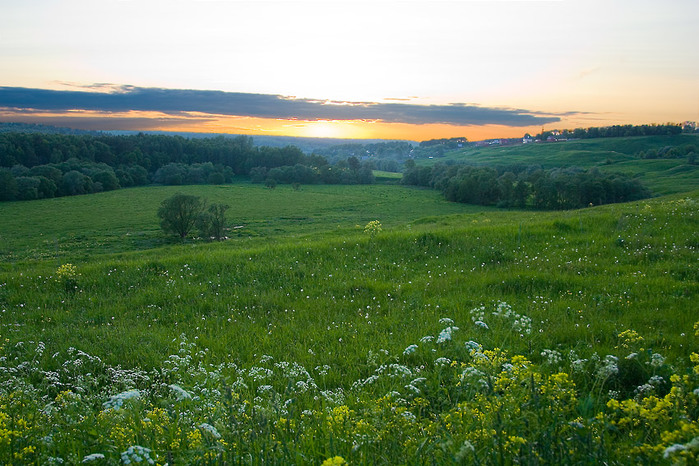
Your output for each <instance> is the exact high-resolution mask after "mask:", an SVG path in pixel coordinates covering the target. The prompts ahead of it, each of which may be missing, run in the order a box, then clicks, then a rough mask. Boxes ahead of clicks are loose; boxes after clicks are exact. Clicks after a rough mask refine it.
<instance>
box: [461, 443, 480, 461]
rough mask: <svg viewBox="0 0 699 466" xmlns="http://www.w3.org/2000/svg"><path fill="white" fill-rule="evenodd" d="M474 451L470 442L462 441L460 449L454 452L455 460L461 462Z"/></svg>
mask: <svg viewBox="0 0 699 466" xmlns="http://www.w3.org/2000/svg"><path fill="white" fill-rule="evenodd" d="M474 451H476V448H475V447H474V446H473V444H472V443H471V442H469V441H468V440H464V443H463V445H461V448H459V451H458V452H456V459H457V460H458V461H459V462H461V461H463V460H464V459H465V458H466V455H468V454H469V453H472V452H474Z"/></svg>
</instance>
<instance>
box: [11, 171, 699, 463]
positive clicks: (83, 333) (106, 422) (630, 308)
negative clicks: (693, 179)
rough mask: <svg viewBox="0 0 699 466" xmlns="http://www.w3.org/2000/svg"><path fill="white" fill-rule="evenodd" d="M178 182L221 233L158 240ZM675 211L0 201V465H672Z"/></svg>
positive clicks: (418, 197) (685, 452) (685, 204)
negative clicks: (212, 209)
mask: <svg viewBox="0 0 699 466" xmlns="http://www.w3.org/2000/svg"><path fill="white" fill-rule="evenodd" d="M176 191H182V192H187V193H190V194H197V195H200V196H203V197H207V198H208V199H209V200H210V201H211V202H226V203H228V204H230V205H231V209H230V211H229V217H230V219H231V222H232V225H233V226H241V227H242V228H237V229H234V230H232V231H231V235H232V237H231V239H229V240H227V241H224V242H220V243H206V242H204V241H200V240H188V241H187V242H185V243H183V244H179V243H176V242H172V241H171V240H169V239H166V238H165V237H164V236H163V234H162V233H160V232H159V231H158V226H157V218H156V216H155V210H156V209H157V206H158V205H159V203H160V202H161V201H162V200H163V199H164V198H165V197H168V196H170V195H171V194H173V193H174V192H176ZM698 202H699V191H693V192H689V193H685V194H682V195H674V196H665V197H661V198H657V199H651V200H647V201H641V202H634V203H628V204H616V205H607V206H600V207H593V208H588V209H584V210H579V211H565V212H533V211H521V212H517V211H505V210H500V209H490V210H488V209H483V208H473V207H469V206H465V205H460V204H451V203H446V202H444V201H442V200H441V198H440V196H439V194H438V193H437V192H435V191H431V190H420V189H410V188H406V187H403V186H398V185H386V186H381V185H373V186H351V187H337V186H335V187H328V186H310V187H306V186H304V187H302V188H301V189H300V190H294V189H293V188H291V187H288V186H286V187H278V188H277V189H274V190H270V189H266V188H263V187H260V186H258V185H250V184H238V185H230V186H220V187H215V186H193V187H180V188H179V189H175V188H165V187H163V188H137V189H124V190H119V191H114V192H110V193H102V194H95V195H88V196H76V197H68V198H61V199H53V200H42V201H32V202H22V203H5V204H0V215H1V216H2V218H3V229H2V232H1V234H2V242H3V243H2V244H3V259H2V267H1V268H0V324H1V327H0V335H1V336H2V339H3V340H2V341H3V345H2V349H0V353H1V354H0V357H1V358H2V359H0V361H1V362H0V367H1V369H0V461H1V462H3V463H6V464H9V463H15V464H19V463H24V464H27V463H36V464H51V463H54V464H55V463H57V462H59V461H58V460H57V458H60V460H61V461H62V462H63V463H65V464H76V463H81V462H83V461H88V462H89V461H96V462H102V463H101V464H119V463H120V460H121V458H122V453H123V452H125V451H131V452H134V451H137V452H138V453H139V454H140V455H141V458H142V460H143V461H144V462H148V460H152V461H153V462H154V463H155V462H158V463H161V464H163V463H165V462H167V463H169V464H240V463H245V464H262V463H266V464H269V463H271V464H322V463H324V462H325V464H340V463H341V462H342V461H346V462H347V463H349V464H394V463H399V464H408V463H410V464H425V463H432V462H436V463H439V464H445V463H447V464H448V463H461V464H517V463H520V464H521V463H524V464H601V463H607V464H629V463H633V464H637V463H654V464H664V463H668V464H672V463H673V462H675V461H677V462H680V464H682V463H681V461H685V464H691V462H692V461H694V460H695V459H696V453H697V452H696V450H697V448H695V445H694V444H695V443H696V441H695V440H694V439H695V438H696V437H699V422H698V416H699V394H698V393H697V389H699V356H697V352H699V322H697V321H699V318H698V317H697V313H696V302H697V296H698V295H699V285H698V284H699V275H698V274H697V268H696V266H697V262H698V259H699V256H698V254H697V251H698V248H699V221H698V218H697V212H699V209H697V205H698ZM370 220H379V221H380V222H381V224H382V231H380V232H376V231H374V232H375V233H376V234H374V235H370V234H368V233H367V232H365V231H364V226H365V225H366V224H367V223H368V222H369V221H370ZM693 442H694V443H693ZM676 445H679V446H681V448H680V447H677V446H676ZM136 446H138V448H136ZM129 449H131V450H129ZM93 455H97V456H93ZM328 461H330V462H328ZM332 461H334V463H332ZM59 463H60V462H59Z"/></svg>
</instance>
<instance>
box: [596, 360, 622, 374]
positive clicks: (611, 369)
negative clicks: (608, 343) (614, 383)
mask: <svg viewBox="0 0 699 466" xmlns="http://www.w3.org/2000/svg"><path fill="white" fill-rule="evenodd" d="M618 372H619V366H617V358H616V356H612V355H611V354H608V355H607V356H605V357H604V361H603V363H602V366H601V367H600V368H599V369H597V376H598V377H600V378H603V379H606V378H608V377H611V376H612V375H614V374H616V373H618Z"/></svg>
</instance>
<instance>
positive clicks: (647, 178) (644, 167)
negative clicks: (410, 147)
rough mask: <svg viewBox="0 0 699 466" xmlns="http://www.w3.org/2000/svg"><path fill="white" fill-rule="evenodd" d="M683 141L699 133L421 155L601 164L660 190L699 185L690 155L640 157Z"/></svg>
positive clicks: (485, 161) (696, 139) (698, 140)
mask: <svg viewBox="0 0 699 466" xmlns="http://www.w3.org/2000/svg"><path fill="white" fill-rule="evenodd" d="M682 144H697V145H699V136H696V135H688V134H682V135H677V136H647V137H632V138H605V139H586V140H578V141H567V142H555V143H537V144H526V145H517V146H506V147H499V146H493V147H486V148H478V149H471V148H469V149H463V150H458V151H452V152H448V153H447V154H446V155H445V157H441V158H435V159H430V160H421V161H420V163H421V164H434V163H438V162H443V163H453V162H457V163H471V164H477V165H513V164H523V165H541V166H543V167H544V168H552V167H566V166H578V167H583V168H590V167H598V168H599V169H600V170H602V171H609V172H622V173H626V174H628V175H631V176H637V177H638V178H639V179H640V180H641V181H642V182H643V184H644V185H646V186H647V187H649V188H650V189H651V190H652V191H653V193H654V194H656V195H660V194H672V193H679V192H686V191H691V190H694V189H699V164H697V165H688V164H687V159H686V158H681V159H651V160H644V159H639V158H636V157H634V154H636V153H638V152H639V151H645V150H648V149H650V148H653V149H660V148H663V147H666V146H673V147H674V146H679V145H682Z"/></svg>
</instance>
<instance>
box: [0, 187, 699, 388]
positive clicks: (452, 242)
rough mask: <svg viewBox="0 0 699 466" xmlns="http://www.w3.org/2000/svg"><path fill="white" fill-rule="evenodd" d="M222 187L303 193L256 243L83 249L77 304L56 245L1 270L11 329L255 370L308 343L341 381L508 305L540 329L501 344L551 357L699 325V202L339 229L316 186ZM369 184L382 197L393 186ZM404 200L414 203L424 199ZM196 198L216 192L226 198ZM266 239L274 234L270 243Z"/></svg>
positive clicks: (152, 360)
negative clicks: (445, 320) (204, 357)
mask: <svg viewBox="0 0 699 466" xmlns="http://www.w3.org/2000/svg"><path fill="white" fill-rule="evenodd" d="M230 189H233V190H236V189H252V190H253V192H255V193H257V194H258V195H259V196H265V195H269V196H281V195H287V196H290V195H295V196H296V195H298V196H300V197H303V198H304V199H303V200H299V201H298V202H295V203H294V204H295V205H296V206H297V207H296V209H292V208H291V207H289V209H290V211H284V209H282V210H279V209H278V208H277V210H274V207H273V203H270V204H266V203H265V204H264V205H266V206H267V207H266V208H267V209H271V210H268V211H266V212H267V213H268V214H269V213H270V212H275V214H276V216H273V215H270V218H273V220H270V222H271V224H270V225H268V226H266V229H265V230H262V229H261V231H266V232H269V234H270V236H269V237H265V238H261V239H258V240H239V239H233V240H230V241H228V242H225V243H222V244H205V243H189V244H185V245H173V246H169V247H167V248H160V249H154V250H150V251H138V252H132V253H123V254H120V255H116V256H114V255H102V256H100V255H88V254H86V255H85V256H84V257H80V256H79V255H75V254H73V259H76V260H75V261H74V262H75V263H76V265H77V267H78V270H79V272H80V273H81V277H80V279H79V282H80V292H79V293H78V294H76V295H75V296H71V295H69V294H65V293H64V292H62V291H61V290H60V287H59V286H58V285H57V284H56V282H55V279H54V278H52V276H53V275H54V271H55V268H56V265H57V261H56V260H55V258H53V257H51V256H52V254H53V251H51V250H49V251H48V252H47V256H49V258H48V259H47V260H36V261H31V262H25V263H24V264H23V266H22V274H20V275H18V274H17V273H16V268H12V267H7V265H8V264H7V262H6V263H5V265H6V267H4V269H5V272H4V273H2V275H0V283H3V288H2V289H0V292H1V293H2V294H0V304H1V305H2V306H3V309H4V310H5V312H6V313H3V321H4V326H5V330H4V331H3V334H4V336H5V335H6V336H7V337H8V338H10V339H11V340H28V339H31V340H36V339H43V340H44V341H45V342H46V343H47V346H48V347H49V348H50V349H51V351H53V350H57V349H65V348H66V347H68V346H76V347H81V348H84V349H89V350H90V351H91V352H93V353H95V354H98V355H99V356H100V357H102V358H104V359H105V360H107V361H109V362H110V363H115V364H116V363H121V364H123V365H126V366H136V365H145V366H149V365H152V364H156V361H159V360H160V355H161V354H163V352H165V351H167V348H168V347H169V346H170V345H171V344H172V341H173V339H174V338H175V337H176V336H177V335H179V334H180V333H182V332H184V333H186V334H187V335H188V336H189V337H190V338H191V337H195V336H196V337H197V338H198V339H199V340H200V341H201V342H202V343H203V344H204V345H205V346H207V347H210V348H211V354H212V357H214V358H215V359H217V360H219V359H220V358H224V359H225V358H234V359H235V360H238V361H242V362H249V361H251V360H253V359H254V358H255V357H256V356H259V355H260V354H262V353H266V354H272V355H274V356H275V357H279V356H281V355H283V354H285V355H287V356H285V357H287V358H292V359H294V360H297V361H299V362H302V363H308V361H307V359H308V358H309V353H308V350H309V349H314V352H315V354H317V355H319V356H318V359H319V360H321V361H323V362H325V361H324V360H325V358H326V357H327V358H330V359H334V356H330V355H335V354H338V352H341V353H342V354H343V355H344V356H345V357H344V358H343V359H342V361H335V362H336V363H339V364H341V365H342V366H343V373H345V372H352V371H354V370H355V368H356V367H360V365H358V364H359V362H360V361H361V360H363V358H365V356H366V351H367V348H372V347H376V346H377V345H378V346H380V347H385V348H388V349H390V350H391V351H392V352H396V351H399V350H400V349H401V348H403V347H405V346H406V345H407V344H409V343H411V342H412V340H411V339H414V338H415V336H416V335H423V334H426V333H427V332H429V331H431V330H432V329H431V327H432V326H434V324H435V322H436V320H437V319H439V317H442V316H444V315H446V316H449V317H451V318H453V319H454V320H455V321H456V322H457V325H463V326H464V327H466V326H467V325H468V321H469V315H468V312H469V310H470V309H472V308H473V307H474V306H477V305H479V304H488V303H492V302H495V301H498V300H504V301H507V302H509V303H510V304H512V305H513V306H515V309H516V310H517V311H518V312H520V313H524V314H526V315H529V316H531V317H532V318H533V319H534V322H535V324H536V328H537V329H541V330H542V332H543V333H541V334H536V335H535V336H533V337H532V338H528V339H526V340H519V339H516V338H515V339H514V340H513V341H511V342H509V344H511V345H512V348H513V349H514V350H516V351H519V352H523V353H525V354H526V355H527V356H529V357H532V358H533V359H535V360H536V359H537V357H538V356H537V355H538V353H539V352H540V351H541V350H542V349H543V348H559V349H562V350H568V349H571V348H575V349H577V350H579V351H581V352H583V353H591V352H593V351H599V352H610V351H613V349H614V345H615V344H616V334H617V333H618V332H619V331H621V330H624V329H626V328H633V329H635V330H637V331H639V332H640V333H641V334H643V335H644V336H645V337H646V338H647V339H648V341H649V342H650V344H651V345H652V346H653V348H654V349H662V351H663V352H671V353H675V354H677V355H680V354H683V351H684V350H683V349H682V348H683V344H684V338H685V337H682V336H680V334H681V333H682V332H684V333H685V334H690V332H691V326H692V324H693V322H694V320H695V319H696V316H695V315H694V311H695V308H694V305H693V300H694V299H696V296H697V291H699V290H698V289H697V282H698V281H699V276H697V275H696V269H695V268H692V267H691V266H690V267H689V268H688V267H687V265H688V264H696V260H697V256H696V248H697V246H698V245H699V236H698V233H697V231H699V228H697V226H698V225H697V218H696V210H697V209H696V205H697V204H696V199H697V195H696V193H695V194H694V195H693V196H692V198H691V199H690V200H682V198H680V200H671V199H663V200H654V201H649V202H640V203H633V204H627V205H613V206H603V207H599V208H593V209H586V210H582V211H572V212H563V213H526V212H525V213H517V212H504V211H491V212H480V213H477V214H458V215H452V216H446V217H444V216H440V217H428V218H424V219H422V220H418V221H415V222H412V223H411V224H406V223H404V221H405V216H406V212H404V211H390V210H389V209H386V208H385V206H384V207H383V208H382V204H381V202H378V203H376V204H378V205H377V206H371V205H359V206H356V207H355V208H356V209H357V210H358V211H359V212H355V213H351V214H350V215H354V216H355V217H354V218H355V219H356V220H352V221H348V220H345V224H349V225H350V227H349V228H345V229H343V230H342V231H340V232H338V231H337V230H336V228H337V227H336V221H337V219H338V218H337V217H335V216H337V215H340V213H339V211H336V210H334V209H339V207H338V206H335V207H333V206H332V200H333V199H334V195H333V194H332V193H331V192H328V191H325V190H324V189H321V188H317V189H315V188H314V189H311V188H309V189H308V190H305V191H303V192H298V193H297V192H292V191H288V192H287V193H284V191H283V190H278V191H269V190H261V189H260V190H258V189H257V188H256V187H250V186H246V187H231V188H230ZM342 189H343V188H341V190H342ZM362 189H366V190H367V191H366V192H367V193H372V194H373V196H371V198H372V199H382V196H385V195H387V194H386V193H388V192H390V189H393V188H383V187H379V186H375V187H369V188H362ZM386 189H389V190H388V191H387V190H386ZM395 189H398V190H402V191H400V192H402V195H405V196H408V195H415V194H419V195H421V196H422V195H424V194H425V192H424V191H414V190H403V188H400V187H395ZM191 190H194V191H195V192H198V193H200V194H207V195H209V196H210V197H212V198H213V195H212V194H213V193H215V192H217V191H216V188H201V187H199V188H191ZM222 191H223V190H222ZM167 192H170V191H167ZM123 193H124V194H127V195H142V196H144V197H147V194H148V193H157V195H154V196H153V200H152V201H151V205H152V207H151V212H152V209H153V208H154V206H155V205H157V202H158V200H159V199H160V197H161V195H163V194H165V193H164V190H163V189H156V190H153V191H147V190H144V191H139V190H133V191H131V190H126V191H124V192H123ZM118 194H119V193H114V195H118ZM335 194H337V193H335ZM317 197H320V198H321V199H324V200H325V203H324V204H323V205H324V207H325V209H327V210H326V211H327V212H329V217H325V220H324V222H325V223H323V220H320V219H315V220H314V219H313V218H312V217H311V216H310V212H309V211H308V210H303V209H302V208H301V206H302V205H306V203H311V204H314V203H315V202H317V201H316V200H315V199H316V198H317ZM398 197H400V196H398ZM279 199H281V198H279ZM360 199H361V200H362V202H366V200H367V197H365V196H360ZM429 199H430V198H429V196H428V197H427V198H425V200H424V202H426V203H427V204H425V206H426V207H424V208H431V209H433V210H434V209H436V206H438V205H439V203H434V201H430V200H429ZM86 200H93V202H94V204H93V208H96V209H98V210H100V206H101V207H102V209H101V210H108V209H104V205H103V204H102V201H105V200H106V201H109V202H115V201H114V198H113V197H110V196H109V195H105V196H94V197H84V198H69V199H64V200H61V201H63V202H67V203H68V205H69V204H70V202H71V201H73V202H75V203H76V204H77V206H76V205H73V208H74V209H75V208H77V207H78V206H79V207H83V206H82V203H83V202H84V201H86ZM216 200H220V199H216ZM279 202H281V201H279ZM44 204H51V205H54V206H55V204H53V203H51V202H49V201H43V202H38V203H28V204H26V206H27V208H28V209H29V210H30V211H31V209H38V210H39V211H43V210H44V209H46V206H45V205H44ZM393 206H394V208H396V206H395V205H393ZM428 206H431V207H428ZM141 208H142V209H143V213H142V218H141V220H140V221H136V220H135V219H136V218H137V216H136V215H132V216H127V215H126V213H127V212H126V211H125V212H124V213H122V214H121V215H119V216H117V217H112V218H109V219H103V220H102V221H103V222H105V223H104V224H102V225H100V224H99V223H98V222H95V224H93V228H94V230H91V231H83V232H82V234H83V235H85V236H86V239H85V242H86V243H88V244H92V243H94V244H97V243H98V242H99V241H96V240H93V239H90V236H92V235H94V236H95V237H97V238H103V237H104V238H109V235H110V234H113V232H114V231H116V232H127V231H133V230H132V228H134V225H137V226H138V227H140V228H143V225H145V224H146V220H145V219H146V217H148V215H146V213H147V212H148V210H147V209H146V208H145V207H141ZM308 208H310V207H307V209H308ZM260 209H262V206H260ZM374 209H375V210H374ZM382 209H383V210H382ZM77 210H80V209H77ZM445 210H448V209H446V208H445ZM367 212H371V213H370V214H369V213H367ZM382 212H383V214H385V217H384V215H381V213H382ZM421 212H422V214H423V215H424V213H425V212H424V211H421ZM433 213H436V212H433ZM413 215H415V214H414V213H413ZM298 217H303V219H304V220H303V222H302V223H305V222H310V223H311V225H310V226H301V225H295V229H293V230H292V231H295V232H299V233H304V232H308V231H309V228H310V229H313V228H321V229H322V230H323V231H326V232H327V231H332V232H333V233H332V234H330V235H325V234H318V235H315V236H313V235H308V236H304V237H291V238H281V234H280V233H279V231H287V230H288V229H291V228H290V227H289V225H292V224H293V222H294V220H290V218H291V219H296V218H298ZM375 217H376V218H379V219H380V220H384V218H386V220H387V221H386V223H385V225H390V227H389V228H388V231H385V232H384V233H382V234H381V235H380V236H379V237H377V238H375V239H374V240H370V239H369V238H367V237H366V235H364V234H363V233H362V232H361V228H360V229H357V228H354V227H353V226H352V224H353V223H354V221H360V220H361V219H366V218H375ZM399 219H402V220H403V222H399V221H398V220H399ZM361 221H363V220H361ZM139 222H141V223H139ZM314 222H316V223H317V224H316V223H314ZM151 223H152V220H151ZM49 225H50V223H46V224H45V225H44V226H43V228H44V229H43V234H44V235H47V236H49V237H51V236H53V235H64V234H66V233H65V231H64V230H63V229H65V228H66V227H65V225H61V226H60V227H58V231H51V230H47V228H48V226H49ZM319 225H320V226H319ZM151 228H153V227H151ZM59 231H60V233H59ZM274 233H277V234H278V235H279V236H278V237H277V239H275V240H274V241H270V239H272V238H274ZM619 238H621V239H619ZM49 249H51V244H50V243H49ZM38 256H39V257H40V256H41V254H39V255H38ZM471 331H472V330H471ZM478 337H479V339H481V338H482V336H478ZM340 339H342V340H341V341H340ZM313 358H315V356H313ZM315 362H319V361H315ZM353 375H357V374H353ZM337 382H338V383H341V381H339V380H338V381H337Z"/></svg>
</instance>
